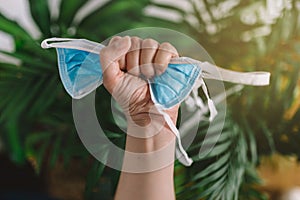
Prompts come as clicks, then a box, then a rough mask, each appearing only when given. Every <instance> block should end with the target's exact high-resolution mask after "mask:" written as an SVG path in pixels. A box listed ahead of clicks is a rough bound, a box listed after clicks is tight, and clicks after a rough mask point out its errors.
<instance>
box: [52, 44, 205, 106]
mask: <svg viewBox="0 0 300 200" xmlns="http://www.w3.org/2000/svg"><path fill="white" fill-rule="evenodd" d="M57 54H58V66H59V72H60V77H61V80H62V82H63V85H64V87H65V89H66V91H67V92H68V93H69V94H70V96H71V97H72V98H74V99H80V98H82V97H84V96H86V95H88V94H89V93H91V92H92V91H93V90H95V89H96V88H97V87H99V86H100V85H101V84H102V69H101V63H100V58H99V54H96V53H90V52H88V51H83V50H77V49H67V48H57ZM200 73H201V68H200V67H198V66H197V65H196V64H188V63H180V64H178V63H176V64H175V63H171V64H169V65H168V68H167V69H166V71H165V72H164V73H163V74H161V75H160V76H155V77H154V78H152V79H150V80H148V82H149V85H150V90H151V96H152V99H153V101H154V103H156V104H158V105H160V106H161V107H162V108H164V109H169V108H171V107H173V106H175V105H177V104H178V103H181V102H182V101H183V100H184V99H185V98H186V97H187V96H188V95H189V93H190V92H191V90H192V88H193V86H194V84H195V82H196V80H198V78H199V76H200Z"/></svg>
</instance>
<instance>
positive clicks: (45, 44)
mask: <svg viewBox="0 0 300 200" xmlns="http://www.w3.org/2000/svg"><path fill="white" fill-rule="evenodd" d="M74 40H78V39H72V38H56V37H54V38H48V39H45V40H43V41H42V43H41V47H42V48H43V49H49V48H55V47H56V46H57V45H55V42H67V41H74ZM49 42H54V44H52V43H49Z"/></svg>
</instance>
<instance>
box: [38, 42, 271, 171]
mask: <svg viewBox="0 0 300 200" xmlns="http://www.w3.org/2000/svg"><path fill="white" fill-rule="evenodd" d="M41 46H42V48H56V50H57V55H58V68H59V74H60V78H61V81H62V83H63V85H64V88H65V89H66V91H67V92H68V93H69V94H70V96H71V97H72V98H74V99H80V98H83V97H84V96H86V95H88V94H89V93H91V92H92V91H94V90H95V89H96V88H97V87H99V86H100V85H101V84H102V69H101V63H100V57H99V52H100V51H101V49H102V48H103V47H104V46H103V45H102V44H99V43H96V42H92V41H88V40H85V39H68V38H49V39H46V40H44V41H43V42H42V43H41ZM216 68H217V69H218V72H219V74H215V73H214V72H215V69H216ZM203 78H207V79H216V80H222V81H229V82H233V83H238V84H247V85H256V86H262V85H268V84H269V79H270V73H268V72H247V73H241V72H234V71H231V70H226V69H222V68H219V67H216V66H214V65H212V64H211V63H208V62H200V61H197V60H194V59H191V58H187V57H180V58H176V59H172V60H171V62H170V63H169V65H168V67H167V69H166V71H165V72H164V73H163V74H161V75H159V76H155V77H153V78H152V79H149V80H147V82H148V84H149V88H150V95H151V99H152V101H153V102H154V104H155V105H156V107H157V109H158V111H159V112H160V113H161V114H162V116H163V117H164V119H165V121H166V123H167V124H168V126H169V127H170V129H171V131H172V132H173V133H174V134H175V135H176V138H177V145H176V157H177V158H178V159H179V161H180V162H181V163H182V164H184V165H186V166H190V165H191V164H192V162H193V161H192V159H190V158H189V157H188V155H187V153H186V152H185V150H184V148H183V147H182V145H181V139H180V134H179V131H178V129H177V128H176V126H175V124H174V123H173V122H172V120H171V119H170V117H169V116H168V115H167V114H166V113H165V112H164V110H165V109H169V108H171V107H173V106H175V105H178V104H179V103H181V102H182V101H184V100H185V99H187V97H189V95H190V94H193V95H192V98H193V100H194V101H195V105H199V98H200V97H199V96H198V89H199V88H202V90H203V92H204V94H205V96H206V98H207V104H208V108H209V111H210V118H209V120H210V121H212V120H213V118H214V117H215V116H216V115H217V110H216V108H215V106H214V103H213V101H212V100H211V99H210V97H209V94H208V90H207V87H206V85H205V83H204V80H203ZM201 102H202V101H201ZM199 107H200V106H199Z"/></svg>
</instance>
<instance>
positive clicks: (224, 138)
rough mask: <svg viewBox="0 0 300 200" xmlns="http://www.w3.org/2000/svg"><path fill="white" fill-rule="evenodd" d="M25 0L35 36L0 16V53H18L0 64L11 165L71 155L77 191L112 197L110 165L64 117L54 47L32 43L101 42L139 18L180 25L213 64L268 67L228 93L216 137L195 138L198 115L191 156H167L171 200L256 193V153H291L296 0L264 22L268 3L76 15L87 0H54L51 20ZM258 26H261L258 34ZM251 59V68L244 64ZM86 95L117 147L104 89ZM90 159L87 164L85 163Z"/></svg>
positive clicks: (66, 101)
mask: <svg viewBox="0 0 300 200" xmlns="http://www.w3.org/2000/svg"><path fill="white" fill-rule="evenodd" d="M29 2H30V10H31V14H32V17H33V19H34V21H35V23H36V24H37V26H38V27H39V29H40V31H41V33H42V36H41V38H39V39H38V40H35V39H33V38H32V36H31V35H30V34H28V33H27V32H26V31H25V30H24V29H23V28H22V27H21V26H20V25H18V24H17V23H16V22H14V21H13V20H10V19H8V18H6V17H5V16H3V15H2V14H0V30H1V31H3V32H5V33H7V34H9V35H10V36H12V37H13V39H14V41H15V51H14V52H6V51H1V53H2V54H5V55H7V56H10V57H13V58H16V59H18V60H20V61H21V64H20V65H18V64H12V63H7V62H0V96H1V100H0V112H1V116H0V123H1V124H0V132H1V133H2V134H1V139H3V140H4V143H5V147H6V152H7V153H8V152H9V154H10V156H11V158H12V159H13V160H14V161H15V162H16V163H19V164H22V163H24V162H25V160H30V161H31V162H32V164H33V165H34V166H35V169H36V171H37V172H39V171H40V170H42V168H43V167H45V165H48V164H50V166H54V165H55V163H56V162H61V161H62V162H64V163H65V164H66V165H68V163H69V162H70V160H71V159H74V158H76V159H79V160H82V164H85V165H88V166H89V167H90V168H91V170H90V172H89V174H88V176H87V183H86V193H85V197H86V199H93V198H94V197H96V196H97V195H102V197H103V198H104V196H103V195H105V194H106V195H108V196H112V195H113V193H114V190H115V187H116V184H117V181H118V176H119V172H118V171H116V170H112V169H108V168H106V167H105V166H104V165H103V164H102V163H100V162H98V161H96V160H94V159H92V158H91V156H90V155H89V154H88V152H87V151H86V150H85V148H84V147H83V145H82V144H81V143H80V140H79V138H78V137H77V134H76V130H75V127H74V124H73V120H72V114H71V99H70V98H69V97H68V96H67V94H66V93H65V91H64V90H63V88H62V85H61V84H60V81H59V78H58V73H57V70H56V67H55V66H56V55H55V52H54V51H52V50H47V51H46V50H42V49H41V48H40V46H39V44H40V42H41V41H42V40H43V39H45V38H48V37H53V36H58V37H74V38H79V37H82V38H88V39H91V40H94V41H103V40H104V39H106V38H107V37H110V36H112V35H114V34H116V33H119V32H121V31H124V30H126V29H130V28H136V27H143V26H160V27H167V28H171V29H172V28H173V29H177V27H179V26H180V27H183V28H182V29H181V31H183V32H185V33H187V34H189V35H191V36H192V37H194V38H195V39H196V40H197V41H199V42H200V43H201V44H202V45H203V46H204V47H205V48H206V49H207V50H208V52H209V53H210V54H211V55H212V56H213V58H214V60H215V62H216V63H217V64H218V65H221V66H223V67H224V66H227V67H230V68H233V69H237V70H243V71H245V70H267V71H271V72H272V81H271V86H270V87H263V88H252V87H246V88H245V89H244V90H243V91H242V92H240V93H237V94H235V95H234V96H233V97H230V98H229V102H228V107H229V111H228V112H227V115H226V120H225V125H224V129H223V131H222V134H221V136H220V137H219V138H218V137H216V135H215V134H216V133H215V132H213V131H212V132H211V133H210V134H211V135H209V137H208V138H207V139H206V140H205V143H204V141H203V138H204V134H205V133H206V130H207V128H208V123H207V122H202V123H200V124H196V125H195V126H199V127H198V134H197V136H196V138H195V140H194V142H193V144H192V145H191V146H190V147H189V150H188V151H189V153H190V154H191V155H193V157H194V159H195V160H196V162H195V163H194V164H193V165H192V166H191V167H190V168H185V167H183V166H182V165H181V164H179V163H178V162H176V164H175V186H176V192H177V198H178V199H225V200H230V199H265V198H266V197H265V196H264V195H263V194H261V193H260V192H259V191H257V189H255V187H254V186H255V185H257V184H259V183H260V179H259V177H258V176H257V174H256V170H255V167H256V165H257V164H258V163H259V155H262V154H269V153H272V152H275V151H280V152H282V153H286V154H291V153H294V154H297V155H298V157H300V151H299V149H298V148H297V144H299V140H300V132H299V130H300V128H299V121H300V111H299V110H300V109H299V98H300V96H299V95H300V94H299V87H300V86H299V69H300V68H299V67H298V66H297V62H298V61H299V51H300V49H299V46H300V45H299V44H300V43H299V41H300V40H299V27H298V24H299V23H298V22H299V21H297V20H298V19H299V17H298V13H299V11H298V8H297V6H296V4H297V2H298V1H296V0H293V1H290V4H285V5H286V6H285V9H283V10H282V11H280V12H281V16H278V17H276V18H274V19H272V20H273V22H272V23H266V22H265V21H264V20H263V19H262V18H261V13H259V10H260V9H262V8H265V7H266V2H269V1H260V2H256V1H236V3H232V2H233V1H216V0H211V1H208V0H197V1H196V0H195V1H192V0H190V1H187V4H188V5H190V8H191V9H190V10H185V9H183V8H180V7H178V6H175V5H169V4H168V5H167V4H163V3H155V2H152V1H149V0H142V1H128V0H127V1H125V0H121V1H107V3H105V4H103V5H101V6H99V7H98V8H96V9H95V10H94V11H93V12H91V13H88V14H87V15H86V16H85V17H83V19H79V20H76V19H78V18H76V16H77V15H78V12H79V10H80V8H81V7H82V6H84V5H86V3H88V1H84V0H74V1H72V2H70V1H66V0H62V1H61V3H60V11H59V15H58V16H57V17H55V18H53V17H52V16H51V14H50V11H49V7H48V2H47V1H46V0H29ZM150 5H151V6H154V7H159V8H160V9H164V10H165V12H169V11H172V12H175V13H177V14H178V15H179V16H180V17H181V18H180V19H181V20H179V21H177V22H174V21H172V20H169V19H162V18H157V17H155V16H148V15H146V14H145V13H144V12H143V11H144V9H145V8H146V6H150ZM226 9H227V10H226ZM247 15H250V16H252V17H253V16H255V18H256V19H257V20H256V21H254V22H252V21H251V20H250V22H249V21H247V20H245V19H247ZM74 19H75V20H74ZM116 21H117V22H118V23H114V22H116ZM264 29H268V30H270V31H269V32H266V33H264V35H263V36H260V35H259V34H260V33H263V31H261V30H264ZM91 30H93V31H92V32H91ZM216 46H217V47H218V48H216ZM278 49H279V50H278ZM253 65H256V66H258V67H250V66H253ZM239 66H245V68H242V67H239ZM266 66H267V67H266ZM227 86H230V85H229V84H228V85H227ZM262 94H264V95H262ZM96 95H97V96H96V98H98V99H99V100H98V101H96V102H98V103H97V106H96V108H97V111H98V115H101V114H102V113H106V115H107V117H106V118H105V119H103V118H99V120H100V123H101V124H102V125H103V128H104V130H105V132H106V134H107V136H108V137H109V138H110V139H111V140H113V142H114V143H115V144H117V145H119V146H123V145H124V142H125V137H124V134H120V130H119V129H118V128H117V127H116V125H115V122H114V120H113V117H112V116H111V115H110V113H111V112H110V111H109V108H110V106H107V105H110V96H109V94H108V93H107V92H106V90H105V89H103V88H99V89H98V91H97V94H96ZM100 98H101V101H100ZM107 113H108V114H107ZM220 118H222V116H218V117H217V119H215V123H214V126H215V129H218V127H219V126H220V123H222V120H220ZM212 128H214V127H212ZM216 139H217V144H216V145H215V147H214V148H213V149H212V151H210V152H209V153H208V154H207V155H206V156H205V157H199V155H198V152H199V148H200V146H201V145H202V144H209V143H210V142H214V141H215V140H216ZM266 143H267V144H269V146H267V145H266ZM90 160H92V161H93V164H92V165H89V164H88V163H89V161H90ZM104 177H105V178H106V179H105V180H107V179H108V180H109V181H106V182H104V183H100V182H99V179H103V178H104ZM104 184H110V185H111V186H110V190H111V193H108V192H106V193H105V194H103V193H101V192H100V193H99V192H98V193H97V192H95V191H101V188H104ZM97 188H98V190H97ZM99 188H100V189H99ZM105 188H107V187H105Z"/></svg>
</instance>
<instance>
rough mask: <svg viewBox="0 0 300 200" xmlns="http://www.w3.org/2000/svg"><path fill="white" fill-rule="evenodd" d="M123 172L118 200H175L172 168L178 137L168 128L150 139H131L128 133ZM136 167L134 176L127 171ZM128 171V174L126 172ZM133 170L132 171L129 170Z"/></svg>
mask: <svg viewBox="0 0 300 200" xmlns="http://www.w3.org/2000/svg"><path fill="white" fill-rule="evenodd" d="M128 133H129V134H127V140H126V147H125V149H126V151H127V152H134V153H139V154H136V155H134V156H132V154H130V153H125V155H124V160H123V171H122V172H121V176H120V180H119V185H118V188H117V191H116V195H115V199H116V200H127V199H128V200H140V199H143V200H148V199H149V200H153V199H155V200H160V199H161V200H173V199H175V192H174V183H173V182H174V181H173V172H174V171H173V169H174V151H175V136H174V134H173V133H172V132H171V131H170V130H169V129H168V128H166V127H164V128H162V130H161V131H160V132H159V133H158V134H157V135H155V136H153V137H150V138H146V139H145V138H143V139H142V138H136V137H132V136H130V130H128ZM134 168H136V172H142V173H134V172H128V171H129V170H128V169H134ZM126 171H127V172H126ZM130 171H132V170H130Z"/></svg>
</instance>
